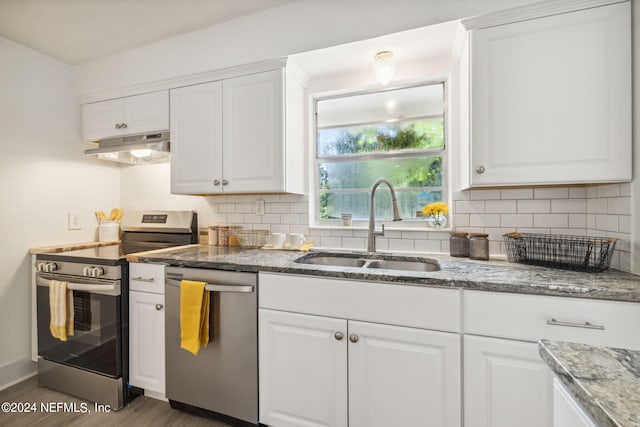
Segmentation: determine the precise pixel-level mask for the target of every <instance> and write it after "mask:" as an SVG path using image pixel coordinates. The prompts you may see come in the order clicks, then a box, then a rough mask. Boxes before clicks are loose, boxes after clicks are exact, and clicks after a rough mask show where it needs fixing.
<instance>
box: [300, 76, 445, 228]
mask: <svg viewBox="0 0 640 427" xmlns="http://www.w3.org/2000/svg"><path fill="white" fill-rule="evenodd" d="M436 84H442V115H439V114H438V115H430V116H422V117H418V118H410V119H408V120H412V119H429V118H439V117H442V119H443V125H444V130H443V133H444V135H443V139H444V144H443V147H442V148H431V149H421V150H395V151H388V152H385V155H383V156H381V155H379V154H374V153H362V154H346V155H336V156H325V157H322V158H319V157H318V107H317V106H318V102H319V101H323V100H327V99H337V98H345V97H351V96H358V95H367V94H372V93H380V92H389V91H393V90H400V89H410V88H414V87H415V88H417V87H423V86H430V85H436ZM448 86H449V81H448V78H447V77H440V78H435V79H431V80H423V81H419V82H415V81H414V82H412V83H409V84H398V85H394V86H390V87H383V88H370V89H354V90H349V89H346V90H344V91H340V92H333V93H331V94H324V95H323V94H320V95H315V96H313V95H312V96H311V99H310V101H311V106H312V109H311V114H312V120H311V122H312V129H311V134H312V135H311V138H310V139H311V144H312V148H311V150H310V156H309V163H310V166H311V170H312V171H311V173H310V174H309V175H310V178H311V188H310V198H309V201H310V212H309V220H310V223H309V226H310V228H317V229H322V228H331V229H333V228H342V229H363V228H366V227H367V226H368V223H369V221H368V220H355V219H354V220H353V222H352V225H351V226H343V225H342V222H341V220H340V219H321V218H320V217H319V216H320V210H319V206H320V195H321V194H322V192H321V191H320V189H319V188H318V183H319V180H320V176H319V165H320V163H322V162H326V161H327V159H329V160H330V161H331V162H349V161H361V160H362V161H368V160H375V159H384V158H387V159H395V158H419V157H430V156H438V157H441V158H442V170H443V172H442V183H441V185H440V186H438V187H436V188H437V189H438V190H436V191H441V192H442V201H444V202H445V203H447V204H448V205H450V200H449V199H450V189H449V180H450V172H449V171H450V163H449V150H448V148H449V143H450V140H449V137H450V135H449V133H450V132H449V118H450V114H449V102H448V94H449V88H448ZM377 123H380V122H370V123H354V124H350V125H349V126H359V125H362V126H365V125H368V124H372V125H373V124H377ZM418 188H424V187H418ZM430 188H434V187H430ZM415 189H416V188H415V187H412V188H406V189H405V188H396V189H395V191H396V192H398V193H400V192H405V191H415ZM378 191H387V192H388V190H387V189H386V187H384V186H383V187H380V188H379V189H378ZM339 192H340V193H345V194H346V193H349V192H352V193H362V192H363V190H362V189H348V190H343V191H339ZM364 192H366V193H368V192H370V189H369V190H364ZM380 223H384V224H385V227H386V228H388V229H407V228H408V229H414V228H424V227H425V221H424V220H422V219H413V218H412V219H409V220H405V221H400V222H392V221H387V220H380ZM450 227H451V218H449V225H448V226H447V228H445V229H442V230H448V229H449V228H450Z"/></svg>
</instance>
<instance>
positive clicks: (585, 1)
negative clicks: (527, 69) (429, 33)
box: [461, 0, 630, 31]
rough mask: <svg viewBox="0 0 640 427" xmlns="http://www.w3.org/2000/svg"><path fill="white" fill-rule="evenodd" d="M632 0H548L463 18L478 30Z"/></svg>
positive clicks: (465, 24)
mask: <svg viewBox="0 0 640 427" xmlns="http://www.w3.org/2000/svg"><path fill="white" fill-rule="evenodd" d="M628 1H630V0H548V1H544V2H541V3H534V4H530V5H526V6H521V7H514V8H512V9H506V10H501V11H498V12H494V13H489V14H487V15H482V16H476V17H473V18H467V19H463V20H462V21H461V23H462V25H463V26H464V28H465V29H466V30H467V31H469V30H478V29H481V28H487V27H495V26H498V25H504V24H510V23H513V22H519V21H527V20H529V19H536V18H542V17H545V16H551V15H558V14H561V13H567V12H574V11H576V10H582V9H591V8H594V7H600V6H607V5H610V4H615V3H624V2H628Z"/></svg>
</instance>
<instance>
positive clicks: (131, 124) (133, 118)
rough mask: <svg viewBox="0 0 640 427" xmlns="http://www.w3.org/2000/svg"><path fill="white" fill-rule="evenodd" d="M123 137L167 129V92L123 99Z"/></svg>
mask: <svg viewBox="0 0 640 427" xmlns="http://www.w3.org/2000/svg"><path fill="white" fill-rule="evenodd" d="M124 124H125V126H126V127H124V128H123V129H122V133H123V134H125V135H134V134H140V133H146V132H155V131H159V130H166V129H169V91H167V90H163V91H159V92H151V93H145V94H144V95H137V96H130V97H127V98H124Z"/></svg>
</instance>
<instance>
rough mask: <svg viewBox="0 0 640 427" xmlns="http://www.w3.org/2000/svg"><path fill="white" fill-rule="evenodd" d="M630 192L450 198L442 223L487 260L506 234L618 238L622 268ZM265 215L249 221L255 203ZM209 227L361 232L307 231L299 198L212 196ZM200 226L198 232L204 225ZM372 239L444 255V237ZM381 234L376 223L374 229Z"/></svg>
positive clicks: (314, 234)
mask: <svg viewBox="0 0 640 427" xmlns="http://www.w3.org/2000/svg"><path fill="white" fill-rule="evenodd" d="M630 195H631V186H630V184H628V183H624V184H607V185H599V186H586V187H540V188H536V187H533V188H505V189H499V190H498V189H490V190H489V189H478V190H464V191H452V192H451V199H452V204H451V206H450V212H449V220H450V225H451V227H452V229H453V230H458V231H466V232H485V233H488V234H489V240H490V252H491V255H497V254H504V253H505V246H504V243H503V237H502V235H503V234H505V233H507V232H510V231H519V232H529V233H553V234H569V235H592V236H603V237H607V236H608V237H618V238H619V239H620V241H619V242H618V246H617V247H616V253H615V256H614V259H613V262H612V266H614V267H616V268H621V269H626V270H628V269H629V265H630V255H629V252H630V241H631V225H632V217H631V196H630ZM256 200H264V201H265V214H264V215H255V201H256ZM207 201H208V203H209V204H210V205H211V212H209V215H208V216H206V218H207V221H211V222H210V224H211V225H213V224H234V225H235V224H237V225H242V226H244V227H246V228H257V229H267V230H270V231H271V232H283V233H289V232H292V233H303V234H305V235H307V236H308V241H311V242H314V244H316V245H317V246H323V247H329V248H347V249H355V250H362V249H364V248H365V246H366V240H367V236H368V232H367V230H364V229H352V228H341V227H339V226H338V227H332V228H329V227H328V228H310V227H309V198H308V196H300V195H265V196H257V197H256V196H239V195H238V196H216V197H211V198H210V199H208V200H207ZM210 224H202V226H206V225H210ZM385 225H386V226H387V230H386V232H385V236H384V237H380V238H378V239H377V247H378V249H379V250H383V251H385V250H386V251H399V252H411V251H418V252H434V253H438V252H441V253H448V251H449V231H448V230H446V231H431V230H429V229H426V228H416V229H415V230H413V229H411V230H404V231H401V230H398V229H395V230H394V229H393V227H402V226H403V223H401V224H399V225H398V224H395V223H393V224H392V223H387V222H385ZM377 229H380V224H378V225H377Z"/></svg>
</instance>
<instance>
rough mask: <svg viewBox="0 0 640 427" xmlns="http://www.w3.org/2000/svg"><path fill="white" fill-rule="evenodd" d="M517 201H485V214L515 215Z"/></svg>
mask: <svg viewBox="0 0 640 427" xmlns="http://www.w3.org/2000/svg"><path fill="white" fill-rule="evenodd" d="M517 206H518V201H517V200H487V202H486V203H485V212H486V213H488V214H501V213H516V212H517Z"/></svg>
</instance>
